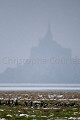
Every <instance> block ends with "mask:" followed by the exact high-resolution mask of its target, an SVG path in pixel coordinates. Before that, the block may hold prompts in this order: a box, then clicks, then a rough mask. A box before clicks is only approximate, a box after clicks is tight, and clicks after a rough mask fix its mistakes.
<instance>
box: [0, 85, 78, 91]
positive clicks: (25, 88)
mask: <svg viewBox="0 0 80 120" xmlns="http://www.w3.org/2000/svg"><path fill="white" fill-rule="evenodd" d="M0 91H80V84H26V83H24V84H0Z"/></svg>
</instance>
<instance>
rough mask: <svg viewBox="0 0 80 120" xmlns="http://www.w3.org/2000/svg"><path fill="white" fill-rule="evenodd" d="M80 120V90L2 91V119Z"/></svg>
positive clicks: (0, 111) (0, 95) (0, 116)
mask: <svg viewBox="0 0 80 120" xmlns="http://www.w3.org/2000/svg"><path fill="white" fill-rule="evenodd" d="M33 119H35V120H80V91H78V92H77V91H54V92H52V91H47V92H46V91H33V92H32V91H4V92H2V91H0V120H33Z"/></svg>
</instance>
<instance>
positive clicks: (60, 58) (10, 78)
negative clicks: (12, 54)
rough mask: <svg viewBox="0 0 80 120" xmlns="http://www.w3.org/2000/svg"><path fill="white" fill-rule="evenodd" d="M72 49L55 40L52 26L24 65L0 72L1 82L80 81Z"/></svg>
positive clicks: (78, 69)
mask: <svg viewBox="0 0 80 120" xmlns="http://www.w3.org/2000/svg"><path fill="white" fill-rule="evenodd" d="M71 58H72V51H71V49H69V48H63V47H62V46H61V45H60V44H58V43H57V42H56V41H55V40H53V36H52V32H51V27H50V25H48V30H47V33H46V35H45V36H44V38H42V39H40V41H39V45H38V46H37V47H33V48H32V49H31V55H30V58H29V61H28V62H27V61H26V62H25V64H24V65H23V66H17V67H16V68H13V69H12V68H8V69H6V71H5V72H3V73H2V74H0V83H53V84H56V83H58V84H59V83H68V84H70V83H76V84H77V83H80V74H79V71H80V65H79V64H73V63H71V61H70V60H71Z"/></svg>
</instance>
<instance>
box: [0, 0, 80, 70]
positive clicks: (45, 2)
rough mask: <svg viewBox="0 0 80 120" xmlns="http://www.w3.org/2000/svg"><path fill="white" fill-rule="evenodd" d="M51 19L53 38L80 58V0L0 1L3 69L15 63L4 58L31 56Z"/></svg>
mask: <svg viewBox="0 0 80 120" xmlns="http://www.w3.org/2000/svg"><path fill="white" fill-rule="evenodd" d="M48 22H50V23H51V30H52V34H53V39H54V40H56V41H57V42H58V43H60V44H61V45H62V46H63V47H70V48H71V49H72V52H73V56H79V57H80V0H0V72H2V71H4V70H5V69H6V68H7V67H11V66H13V67H14V66H15V65H14V64H12V65H10V64H4V63H3V62H2V59H3V58H4V57H10V58H16V57H18V58H28V57H29V56H30V50H31V48H32V46H37V45H38V43H39V40H40V38H43V36H45V34H46V32H47V26H48Z"/></svg>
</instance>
